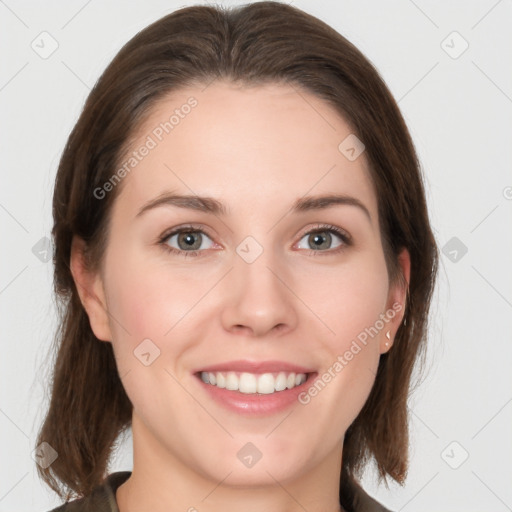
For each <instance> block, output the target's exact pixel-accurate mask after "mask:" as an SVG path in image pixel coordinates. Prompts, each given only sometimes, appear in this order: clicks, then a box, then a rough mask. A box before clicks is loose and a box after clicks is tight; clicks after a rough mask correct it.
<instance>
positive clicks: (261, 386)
mask: <svg viewBox="0 0 512 512" xmlns="http://www.w3.org/2000/svg"><path fill="white" fill-rule="evenodd" d="M194 375H195V376H196V377H197V378H198V379H200V380H201V381H202V382H203V383H204V384H208V385H209V386H214V387H216V388H220V389H225V390H228V391H235V392H238V393H241V394H244V395H272V394H278V393H281V392H283V391H286V390H290V389H294V388H297V387H300V386H302V385H303V384H304V383H306V382H307V381H309V380H310V379H311V378H312V377H314V376H315V375H316V372H290V371H280V372H266V373H253V372H239V371H199V372H196V373H195V374H194Z"/></svg>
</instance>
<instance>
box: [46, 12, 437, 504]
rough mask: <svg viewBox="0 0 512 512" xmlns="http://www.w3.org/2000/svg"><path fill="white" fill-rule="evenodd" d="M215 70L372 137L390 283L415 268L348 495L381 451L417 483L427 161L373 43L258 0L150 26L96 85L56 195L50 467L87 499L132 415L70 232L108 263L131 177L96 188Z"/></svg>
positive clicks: (352, 451) (349, 441)
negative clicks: (83, 296) (160, 116)
mask: <svg viewBox="0 0 512 512" xmlns="http://www.w3.org/2000/svg"><path fill="white" fill-rule="evenodd" d="M217 78H220V79H227V80H231V81H233V82H239V83H241V84H246V85H258V84H264V83H287V84H291V85H293V86H294V87H296V88H301V89H302V90H304V91H307V92H310V93H312V94H314V95H316V96H317V97H319V98H321V99H323V100H324V101H326V102H327V103H328V104H329V105H331V106H332V107H333V108H334V109H335V110H336V111H337V112H338V113H339V114H340V115H342V116H343V117H344V119H345V120H346V121H347V122H348V123H349V125H350V126H351V127H352V129H353V131H354V133H356V134H357V136H358V137H359V138H360V139H361V140H362V141H363V143H364V144H365V146H366V150H365V155H366V158H367V160H368V163H369V167H370V171H371V176H372V181H373V184H374V186H375V189H376V191H377V199H378V206H379V220H380V229H381V233H382V239H383V249H384V253H385V256H386V261H387V264H388V270H389V276H390V280H391V281H394V280H395V279H400V278H401V277H403V276H401V273H400V272H399V265H398V261H397V255H398V254H399V251H400V250H401V249H402V248H406V249H407V250H408V251H409V253H410V256H411V277H410V282H409V287H408V297H407V305H406V310H405V316H404V321H403V322H402V324H401V325H400V327H399V330H398V332H397V333H396V338H395V342H394V345H393V348H392V349H391V350H390V351H389V352H387V353H386V354H383V355H382V356H381V358H380V363H379V368H378V373H377V376H376V380H375V383H374V386H373V388H372V391H371V393H370V396H369V398H368V400H367V401H366V403H365V405H364V407H363V408H362V410H361V412H360V414H359V415H358V416H357V418H356V419H355V421H354V422H353V424H352V425H351V426H350V427H349V429H348V430H347V432H346V435H345V441H344V446H343V461H342V467H343V470H342V474H341V482H342V486H341V489H340V500H341V502H342V503H350V496H349V494H350V490H349V487H347V484H346V480H347V478H351V479H352V478H354V477H355V476H359V475H361V472H362V469H363V468H364V466H365V465H366V463H367V462H369V461H370V460H372V459H373V460H374V461H375V462H376V465H377V468H378V472H379V477H380V478H381V479H384V481H386V477H387V476H390V477H391V478H393V479H394V480H395V481H397V482H399V483H401V484H403V483H404V481H405V477H406V473H407V467H408V414H407V399H408V395H409V393H410V389H411V388H410V384H411V375H412V371H413V367H414V366H415V363H416V362H417V360H418V357H419V356H420V355H421V354H422V353H423V352H424V348H425V341H426V332H427V315H428V311H429V308H430V302H431V296H432V291H433V287H434V282H435V278H436V274H437V264H438V250H437V246H436V243H435V239H434V236H433V234H432V231H431V227H430V224H429V219H428V212H427V207H426V200H425V192H424V186H423V182H422V176H421V170H420V165H419V162H418V159H417V156H416V153H415V149H414V146H413V143H412V141H411V137H410V135H409V132H408V130H407V127H406V125H405V122H404V120H403V118H402V116H401V114H400V111H399V109H398V106H397V104H396V102H395V100H394V99H393V97H392V95H391V93H390V92H389V90H388V89H387V87H386V85H385V83H384V82H383V80H382V79H381V77H380V75H379V74H378V72H377V71H376V69H375V68H374V67H373V66H372V64H371V63H370V62H369V61H368V60H367V59H366V58H365V57H364V56H363V55H362V53H361V52H360V51H359V50H358V49H357V48H356V47H355V46H353V45H352V44H351V43H350V42H349V41H347V40H346V39H345V38H344V37H343V36H341V35H340V34H339V33H337V32H336V31H335V30H334V29H332V28H331V27H329V26H328V25H326V24H325V23H323V22H322V21H320V20H318V19H316V18H315V17H313V16H311V15H308V14H306V13H304V12H302V11H301V10H299V9H297V8H294V7H291V6H288V5H285V4H281V3H274V2H259V3H254V4H249V5H246V6H242V7H236V8H232V9H226V8H223V7H210V6H193V7H186V8H182V9H180V10H178V11H175V12H173V13H172V14H169V15H167V16H165V17H163V18H162V19H160V20H158V21H156V22H154V23H153V24H151V25H150V26H148V27H146V28H145V29H144V30H142V31H141V32H139V33H138V34H137V35H136V36H135V37H133V38H132V39H131V40H130V41H129V42H128V43H127V44H126V45H125V46H124V47H123V48H122V49H121V50H120V51H119V53H118V54H117V55H116V57H115V58H114V59H113V61H112V62H111V63H110V65H109V66H108V67H107V69H106V70H105V71H104V73H103V74H102V76H101V77H100V79H99V80H98V81H97V83H96V84H95V86H94V88H93V90H92V91H91V93H90V95H89V97H88V98H87V101H86V104H85V106H84V109H83V111H82V113H81V115H80V118H79V119H78V121H77V123H76V125H75V127H74V129H73V131H72V132H71V134H70V136H69V139H68V141H67V144H66V147H65V149H64V152H63V155H62V158H61V160H60V164H59V168H58V172H57V177H56V182H55V190H54V198H53V216H54V227H53V232H52V234H53V237H54V247H55V250H54V260H53V261H54V265H55V275H54V288H55V293H56V297H57V298H58V300H59V304H60V316H61V318H60V329H59V332H58V335H57V337H56V340H55V341H56V344H58V347H56V349H58V352H57V355H56V360H55V366H54V373H53V379H52V383H51V385H52V392H51V400H50V404H49V410H48V412H47V415H46V418H45V421H44V424H43V425H42V427H41V430H40V432H39V435H38V438H37V443H36V444H37V445H39V444H40V443H42V442H47V443H49V444H50V445H51V446H52V447H53V449H55V450H56V451H57V452H58V454H59V457H58V458H57V459H56V460H55V461H54V462H53V463H52V464H51V465H50V466H49V467H48V468H46V469H43V468H42V467H38V471H39V474H40V476H41V477H42V478H43V479H44V481H45V482H46V483H47V484H48V485H49V486H50V487H51V488H52V489H53V490H54V491H56V492H57V493H58V494H59V495H60V496H61V497H64V496H65V493H64V492H63V491H62V490H61V488H60V484H63V486H64V487H65V488H67V491H68V493H67V495H66V499H69V498H70V497H71V496H72V494H73V493H75V494H76V495H78V496H84V495H87V494H89V493H90V492H91V490H92V489H93V487H94V486H96V485H98V484H100V483H101V482H102V481H103V479H104V477H105V474H106V471H107V467H108V463H109V460H110V457H111V455H112V450H113V447H114V446H115V442H116V440H117V438H118V436H119V435H120V434H121V433H122V432H123V431H124V430H125V429H127V428H128V427H129V426H130V421H131V412H132V404H131V403H130V400H129V399H128V397H127V395H126V393H125V391H124V388H123V386H122V383H121V380H120V378H119V375H118V372H117V368H116V363H115V358H114V354H113V350H112V344H111V343H104V342H99V341H98V340H97V338H96V337H95V336H94V334H93V332H92V330H91V327H90V324H89V320H88V316H87V314H86V311H85V309H84V308H83V306H82V304H81V301H80V298H79V296H78V292H77V289H76V285H75V283H74V281H73V278H72V275H71V272H70V248H71V242H72V238H73V236H78V237H81V238H82V239H83V240H84V241H85V242H86V246H87V249H88V251H87V256H88V264H89V266H90V268H91V269H96V268H98V266H99V265H100V263H101V261H102V254H103V250H104V248H105V247H106V243H107V240H108V225H109V215H110V211H111V208H112V204H113V201H114V200H115V197H116V195H117V194H118V193H119V188H120V187H119V186H118V187H116V188H115V189H114V190H113V191H112V192H110V193H109V194H107V195H106V196H105V197H104V198H103V199H101V200H100V199H98V198H97V197H96V196H95V194H94V193H93V191H94V190H95V189H96V188H97V187H99V186H101V185H102V184H103V183H105V182H106V181H107V180H108V179H109V178H110V177H111V176H112V174H113V172H114V171H115V169H116V168H117V166H118V165H119V163H120V161H121V160H120V159H121V156H122V155H123V153H124V151H125V150H126V148H127V147H129V143H130V141H131V140H132V138H133V136H134V134H135V133H136V129H137V127H139V126H141V123H142V122H143V120H144V119H146V118H147V116H148V115H149V113H150V112H151V108H152V107H153V106H154V105H155V104H156V103H157V102H158V101H159V99H161V98H162V97H163V96H164V95H167V94H168V93H170V92H172V91H175V90H178V89H179V88H182V87H184V86H188V85H197V84H208V83H210V82H212V81H213V80H215V79H217ZM340 142H341V141H340ZM423 355H424V354H423Z"/></svg>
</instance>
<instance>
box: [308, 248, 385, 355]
mask: <svg viewBox="0 0 512 512" xmlns="http://www.w3.org/2000/svg"><path fill="white" fill-rule="evenodd" d="M388 291H389V283H388V275H387V269H386V265H385V262H384V259H383V257H382V258H381V257H371V255H370V257H367V256H365V257H361V258H358V257H354V258H353V259H352V261H351V262H350V263H349V264H347V265H342V266H340V267H339V269H335V268H329V269H326V270H323V271H322V272H317V273H316V275H315V280H314V281H312V280H309V285H308V286H304V287H302V296H303V297H305V300H304V302H306V301H307V302H308V304H309V305H310V307H311V309H312V310H313V311H314V312H315V313H316V314H317V316H318V317H319V318H320V319H321V320H322V321H323V323H324V325H325V326H326V327H328V331H330V336H329V332H328V331H327V330H325V329H324V331H325V332H326V333H327V336H325V337H324V339H326V340H328V344H329V345H330V347H331V350H332V351H336V352H337V353H339V352H340V351H344V350H347V349H348V347H349V346H350V343H351V341H352V340H353V339H355V338H357V337H358V335H360V334H361V333H364V332H367V331H366V330H367V329H369V328H371V327H372V326H374V325H375V323H376V322H378V320H379V318H380V315H381V314H382V313H385V307H386V303H387V299H388ZM379 325H380V323H379ZM372 332H373V331H372ZM361 338H364V335H361Z"/></svg>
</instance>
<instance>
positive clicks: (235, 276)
mask: <svg viewBox="0 0 512 512" xmlns="http://www.w3.org/2000/svg"><path fill="white" fill-rule="evenodd" d="M289 281H291V277H290V276H289V273H287V272H286V271H284V270H283V269H282V268H281V267H280V266H279V265H278V262H276V260H275V259H274V258H273V257H272V256H271V254H270V251H264V252H263V254H261V255H260V256H259V257H258V259H257V260H256V261H253V262H252V263H248V262H246V261H245V260H244V259H243V258H241V257H239V256H238V255H237V256H235V261H234V268H233V270H232V271H231V272H230V273H229V276H228V278H227V279H226V282H225V283H224V286H225V290H224V294H223V297H225V302H224V305H223V309H222V324H223V326H224V328H225V329H226V330H228V331H230V332H236V333H244V332H246V333H247V334H248V335H250V336H254V337H261V336H265V335H266V334H268V333H270V332H271V331H273V330H274V331H275V333H276V334H277V333H279V334H283V333H285V332H288V331H290V330H293V329H295V327H296V324H297V309H296V306H297V304H296V303H297V299H296V298H295V296H294V294H293V292H292V291H291V290H290V288H289V286H290V284H289Z"/></svg>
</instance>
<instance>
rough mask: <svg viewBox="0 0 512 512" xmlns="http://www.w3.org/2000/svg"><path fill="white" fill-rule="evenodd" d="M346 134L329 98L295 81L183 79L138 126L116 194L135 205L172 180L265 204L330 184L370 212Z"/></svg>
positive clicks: (360, 164) (179, 186) (182, 186)
mask: <svg viewBox="0 0 512 512" xmlns="http://www.w3.org/2000/svg"><path fill="white" fill-rule="evenodd" d="M353 136H354V135H353V133H352V129H351V127H350V126H349V124H348V123H347V122H346V120H345V119H343V117H342V116H341V115H339V114H338V113H337V112H336V111H335V110H334V109H333V108H332V107H331V106H330V105H329V104H327V103H326V102H325V101H323V100H321V99H320V98H318V97H316V96H315V95H312V94H311V93H308V92H305V91H303V90H300V89H299V88H297V87H296V86H290V85H277V84H269V85H259V86H251V87H248V86H240V85H235V84H233V83H230V82H214V83H212V84H210V85H209V86H206V87H205V86H197V87H187V88H183V89H180V90H179V91H174V92H173V93H172V94H169V95H168V96H166V97H164V98H163V99H161V100H159V101H158V102H157V103H156V104H155V105H154V106H153V108H152V110H151V112H150V114H149V116H148V117H147V118H146V119H145V121H144V123H143V124H142V125H141V126H140V127H139V129H138V130H137V132H136V137H135V138H134V142H133V143H132V144H131V146H130V151H129V152H128V155H125V157H124V162H122V163H127V162H128V159H129V158H130V155H131V159H132V160H134V159H136V160H137V161H136V162H135V161H133V162H132V163H133V164H135V165H134V166H133V167H132V168H130V171H129V173H127V177H126V178H125V179H124V182H123V188H125V189H126V191H125V190H123V193H122V194H121V195H124V196H129V198H130V202H131V203H133V204H134V205H135V204H140V203H141V202H144V201H147V200H148V199H150V198H151V197H155V196H157V195H159V194H160V193H162V192H163V191H164V190H171V189H172V190H179V191H180V192H182V193H189V194H194V193H197V194H199V195H209V196H212V197H219V198H222V197H226V198H227V197H229V201H228V199H226V201H228V202H229V203H230V204H234V205H236V203H238V204H239V206H243V205H247V203H248V201H249V202H250V203H251V204H252V205H253V206H257V205H258V203H261V206H262V207H264V204H265V201H269V200H274V199H276V200H278V201H280V202H281V203H283V202H290V203H291V202H292V201H293V200H295V199H297V198H299V197H302V196H304V195H306V194H308V193H309V194H320V193H326V192H333V191H337V192H340V193H351V194H353V195H357V196H358V198H359V199H361V200H364V201H365V203H366V204H367V206H368V209H370V211H372V210H373V213H374V214H376V198H375V195H374V191H373V185H372V183H371V179H370V174H369V172H368V168H367V162H366V158H365V155H364V152H363V153H362V154H361V155H360V156H359V157H358V158H356V159H355V160H353V159H349V158H347V156H346V154H345V153H344V152H343V151H342V150H340V144H342V149H343V148H344V144H343V141H346V140H349V141H350V140H351V139H350V138H351V137H353ZM347 137H348V139H347ZM345 145H346V144H345ZM144 147H146V148H149V149H147V150H143V148H144ZM356 149H357V148H356ZM141 150H143V151H141ZM134 151H135V152H137V153H138V155H137V157H135V156H133V152H134ZM141 153H144V156H141ZM128 167H130V166H127V168H128Z"/></svg>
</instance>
